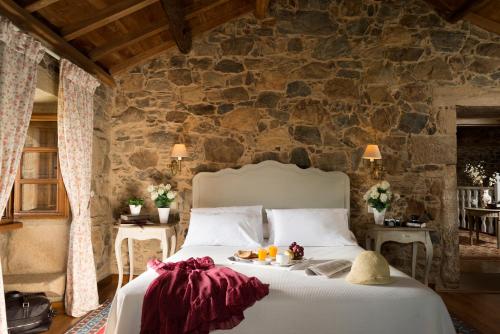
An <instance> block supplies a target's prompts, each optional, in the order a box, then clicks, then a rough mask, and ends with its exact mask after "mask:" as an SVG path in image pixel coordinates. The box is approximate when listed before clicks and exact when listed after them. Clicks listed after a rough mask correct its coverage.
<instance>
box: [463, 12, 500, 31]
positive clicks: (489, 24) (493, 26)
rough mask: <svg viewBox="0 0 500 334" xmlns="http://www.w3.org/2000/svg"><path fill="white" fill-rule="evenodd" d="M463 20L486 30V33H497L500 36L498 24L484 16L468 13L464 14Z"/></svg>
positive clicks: (499, 24)
mask: <svg viewBox="0 0 500 334" xmlns="http://www.w3.org/2000/svg"><path fill="white" fill-rule="evenodd" d="M464 19H466V20H469V21H470V22H472V23H473V24H475V25H477V26H479V27H481V28H483V29H486V30H488V31H491V32H494V33H497V34H499V35H500V23H499V22H496V21H493V20H490V19H488V18H486V17H484V16H480V15H478V14H476V13H473V12H469V13H467V14H465V16H464Z"/></svg>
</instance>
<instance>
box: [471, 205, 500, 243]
mask: <svg viewBox="0 0 500 334" xmlns="http://www.w3.org/2000/svg"><path fill="white" fill-rule="evenodd" d="M465 215H466V216H467V217H468V218H469V219H468V222H469V242H470V244H471V245H472V234H473V233H472V231H473V229H474V225H476V240H477V241H479V231H480V230H481V224H482V222H483V220H484V219H486V218H496V223H497V226H496V232H497V249H500V231H499V230H498V229H499V228H500V209H482V208H465Z"/></svg>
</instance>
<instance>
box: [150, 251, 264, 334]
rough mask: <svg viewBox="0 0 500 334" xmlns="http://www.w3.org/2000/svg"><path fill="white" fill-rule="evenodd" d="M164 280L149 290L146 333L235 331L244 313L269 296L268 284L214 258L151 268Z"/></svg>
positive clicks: (153, 264) (159, 278) (156, 262)
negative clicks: (221, 264) (219, 264)
mask: <svg viewBox="0 0 500 334" xmlns="http://www.w3.org/2000/svg"><path fill="white" fill-rule="evenodd" d="M149 266H150V267H152V268H154V269H155V270H156V272H158V273H159V274H160V276H159V277H158V278H157V279H155V280H154V281H153V282H152V283H151V285H150V286H149V287H148V290H147V291H146V295H145V296H144V303H143V305H142V320H141V334H180V333H186V334H187V333H190V334H202V333H208V332H210V331H211V330H216V329H230V328H233V327H235V326H236V325H238V324H239V323H240V322H241V321H242V320H243V319H244V318H245V317H244V315H243V311H244V310H245V309H247V308H248V307H250V306H252V305H253V304H254V303H255V302H256V301H257V300H260V299H262V298H264V297H265V296H267V295H268V294H269V285H268V284H263V283H262V282H261V281H259V279H257V278H255V277H247V276H245V275H243V274H240V273H238V272H236V271H234V270H232V269H229V268H226V267H216V266H215V265H214V262H213V260H212V259H211V258H210V257H204V258H197V259H194V258H190V259H189V260H187V261H180V262H172V263H163V262H160V261H158V260H154V261H153V262H150V263H149Z"/></svg>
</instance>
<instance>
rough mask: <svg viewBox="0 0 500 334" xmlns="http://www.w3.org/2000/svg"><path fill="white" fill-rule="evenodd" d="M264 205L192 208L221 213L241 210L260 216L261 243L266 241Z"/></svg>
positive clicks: (196, 210) (201, 211)
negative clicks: (263, 215) (263, 216)
mask: <svg viewBox="0 0 500 334" xmlns="http://www.w3.org/2000/svg"><path fill="white" fill-rule="evenodd" d="M262 209H263V206H262V205H249V206H220V207H215V208H192V209H191V212H198V213H212V214H216V213H221V212H240V213H250V214H255V215H257V216H259V217H260V218H259V220H260V223H259V226H258V227H257V232H258V234H259V243H261V244H262V243H264V228H263V223H262Z"/></svg>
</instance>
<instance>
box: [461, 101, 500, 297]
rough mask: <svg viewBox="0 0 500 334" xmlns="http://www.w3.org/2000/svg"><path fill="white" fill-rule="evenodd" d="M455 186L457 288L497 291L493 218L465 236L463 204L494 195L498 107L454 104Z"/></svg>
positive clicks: (499, 168) (499, 146)
mask: <svg viewBox="0 0 500 334" xmlns="http://www.w3.org/2000/svg"><path fill="white" fill-rule="evenodd" d="M456 113H457V190H458V208H459V217H458V220H459V221H458V224H459V254H460V255H459V256H460V290H466V291H468V292H472V291H476V292H499V293H500V249H498V248H497V234H498V233H499V232H498V225H497V218H483V219H481V226H480V233H479V238H478V239H477V238H476V234H475V233H474V234H473V238H472V244H471V242H470V237H469V231H468V227H469V219H470V217H467V216H466V214H465V208H466V207H481V206H483V203H482V202H483V197H484V199H485V200H487V196H486V197H485V196H484V194H489V195H490V196H491V197H492V203H495V202H496V201H499V200H500V199H498V198H495V197H497V196H498V195H496V194H495V186H494V174H495V173H496V172H500V141H499V137H500V107H489V106H479V107H474V106H457V107H456Z"/></svg>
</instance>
